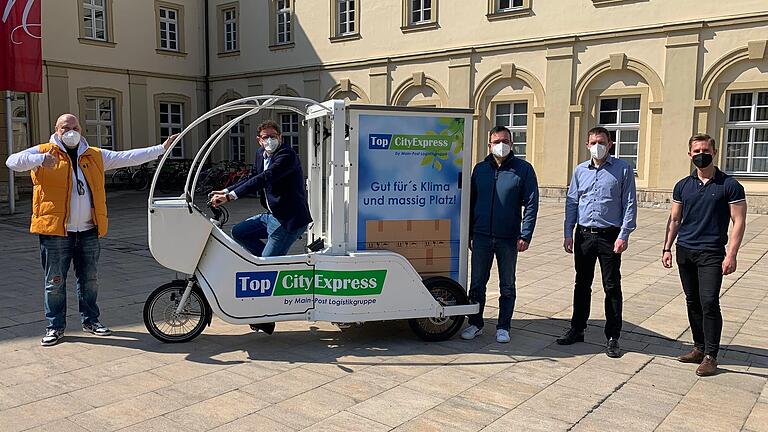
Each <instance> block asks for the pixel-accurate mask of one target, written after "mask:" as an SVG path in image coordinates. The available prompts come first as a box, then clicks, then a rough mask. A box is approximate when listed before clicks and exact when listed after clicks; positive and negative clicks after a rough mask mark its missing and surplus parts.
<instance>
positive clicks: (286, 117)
mask: <svg viewBox="0 0 768 432" xmlns="http://www.w3.org/2000/svg"><path fill="white" fill-rule="evenodd" d="M280 130H281V131H282V135H283V144H288V145H290V146H291V147H293V150H294V151H295V152H296V153H299V115H298V114H296V113H282V114H280Z"/></svg>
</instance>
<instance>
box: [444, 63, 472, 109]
mask: <svg viewBox="0 0 768 432" xmlns="http://www.w3.org/2000/svg"><path fill="white" fill-rule="evenodd" d="M448 106H449V107H451V108H471V107H472V59H471V57H469V56H467V57H455V58H451V60H450V63H449V64H448Z"/></svg>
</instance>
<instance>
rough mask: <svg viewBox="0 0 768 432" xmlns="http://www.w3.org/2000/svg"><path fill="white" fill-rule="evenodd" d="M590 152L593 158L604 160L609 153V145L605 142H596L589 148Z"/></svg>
mask: <svg viewBox="0 0 768 432" xmlns="http://www.w3.org/2000/svg"><path fill="white" fill-rule="evenodd" d="M589 154H590V155H591V156H592V159H597V160H602V159H603V158H604V157H605V155H606V154H608V147H606V146H605V145H604V144H594V145H593V146H592V147H590V148H589Z"/></svg>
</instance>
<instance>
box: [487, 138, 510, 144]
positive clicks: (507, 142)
mask: <svg viewBox="0 0 768 432" xmlns="http://www.w3.org/2000/svg"><path fill="white" fill-rule="evenodd" d="M510 143H511V141H510V140H506V139H503V140H494V141H491V144H510Z"/></svg>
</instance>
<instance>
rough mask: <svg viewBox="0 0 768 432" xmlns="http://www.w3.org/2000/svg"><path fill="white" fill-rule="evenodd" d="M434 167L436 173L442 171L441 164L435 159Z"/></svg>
mask: <svg viewBox="0 0 768 432" xmlns="http://www.w3.org/2000/svg"><path fill="white" fill-rule="evenodd" d="M434 166H435V168H436V169H437V170H438V171H442V170H443V164H441V163H440V161H439V160H437V159H435V165H434Z"/></svg>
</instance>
